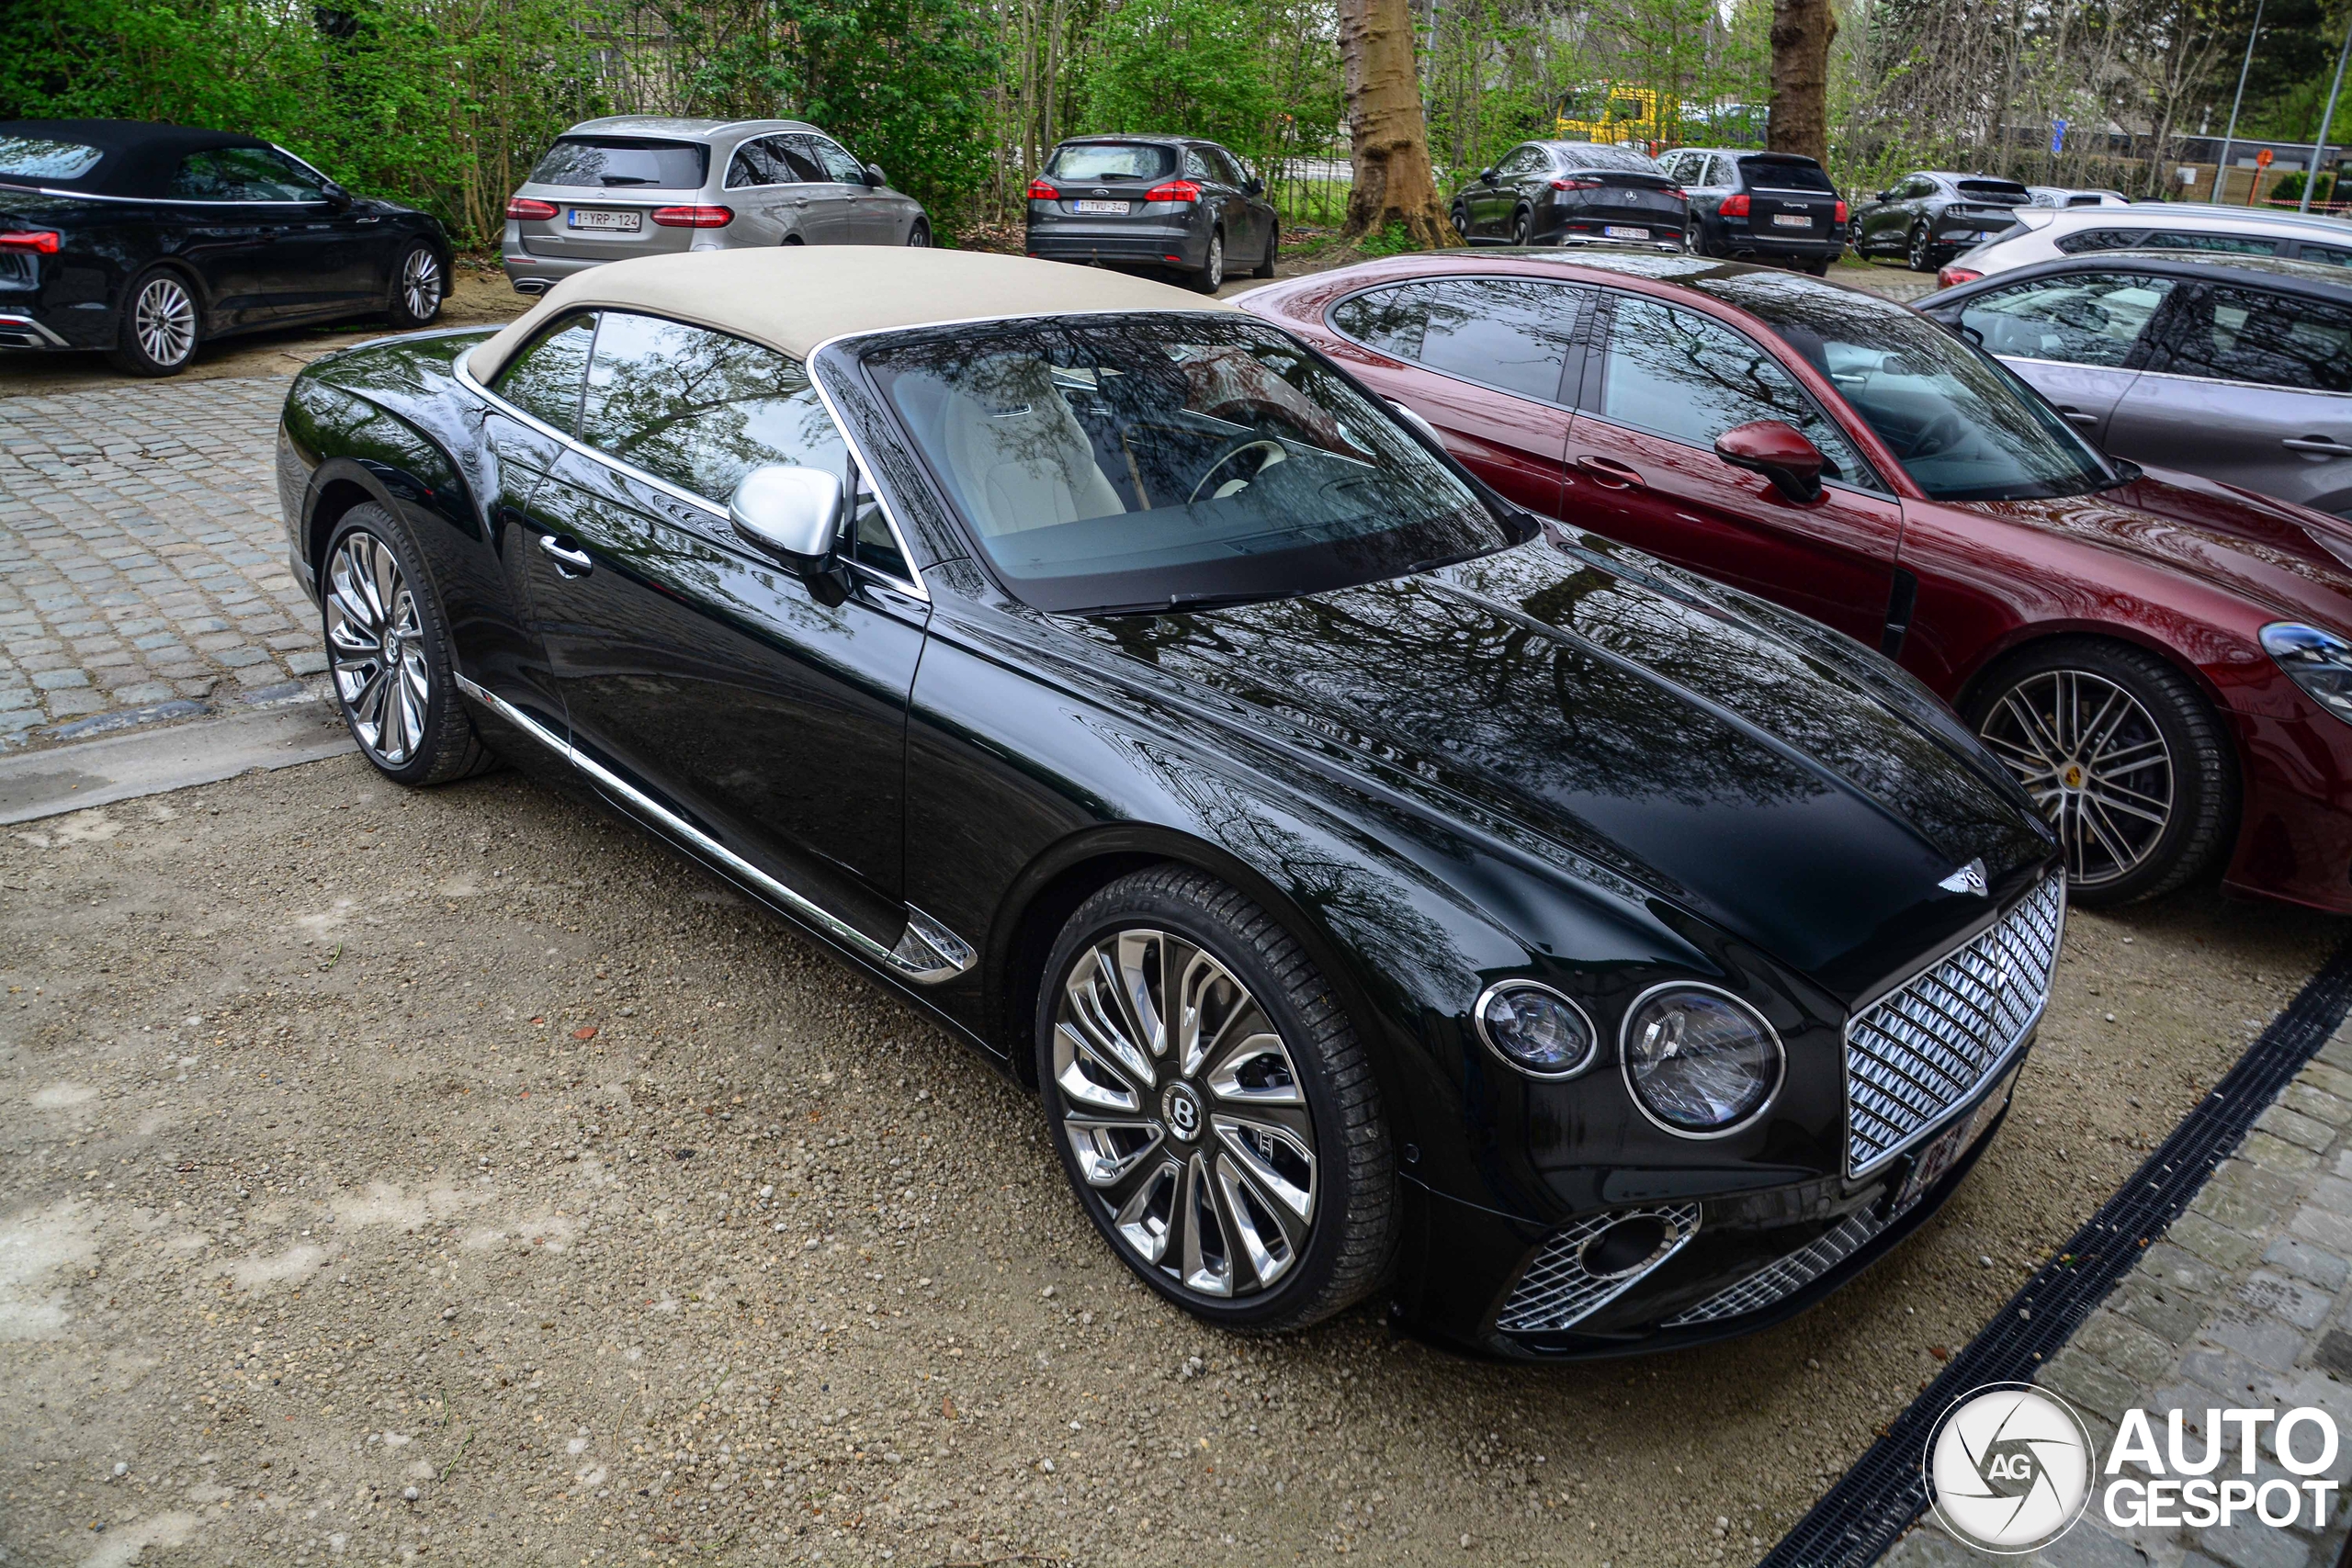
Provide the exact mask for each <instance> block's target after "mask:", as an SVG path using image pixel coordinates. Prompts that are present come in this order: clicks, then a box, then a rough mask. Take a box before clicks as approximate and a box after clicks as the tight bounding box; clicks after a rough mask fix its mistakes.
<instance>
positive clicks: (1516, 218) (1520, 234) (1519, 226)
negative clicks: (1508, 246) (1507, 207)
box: [1510, 207, 1534, 245]
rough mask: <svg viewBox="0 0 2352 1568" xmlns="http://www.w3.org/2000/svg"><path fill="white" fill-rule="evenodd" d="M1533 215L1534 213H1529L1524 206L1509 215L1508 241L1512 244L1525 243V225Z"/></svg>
mask: <svg viewBox="0 0 2352 1568" xmlns="http://www.w3.org/2000/svg"><path fill="white" fill-rule="evenodd" d="M1533 216H1534V215H1533V214H1532V213H1530V212H1529V211H1528V210H1527V209H1525V208H1524V207H1522V208H1521V209H1519V210H1518V211H1517V212H1515V213H1513V214H1512V215H1511V220H1510V243H1512V244H1514V245H1523V244H1525V243H1527V227H1528V224H1529V223H1530V222H1532V220H1533Z"/></svg>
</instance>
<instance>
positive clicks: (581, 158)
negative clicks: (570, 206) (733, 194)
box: [531, 136, 710, 190]
mask: <svg viewBox="0 0 2352 1568" xmlns="http://www.w3.org/2000/svg"><path fill="white" fill-rule="evenodd" d="M709 168H710V149H709V148H707V147H705V146H702V145H700V144H699V143H697V142H693V141H639V140H637V139H635V138H631V137H624V136H567V137H565V138H563V139H562V140H561V141H558V142H557V143H556V144H555V145H554V146H552V147H550V148H548V155H547V156H546V157H544V158H542V159H540V160H539V166H538V167H537V168H536V169H533V170H532V171H531V183H532V184H534V185H543V186H604V187H607V188H610V187H616V186H617V187H620V188H624V189H626V188H628V187H629V186H642V187H644V188H646V189H648V190H699V189H701V188H702V182H703V176H704V175H705V174H706V173H707V171H708V170H709Z"/></svg>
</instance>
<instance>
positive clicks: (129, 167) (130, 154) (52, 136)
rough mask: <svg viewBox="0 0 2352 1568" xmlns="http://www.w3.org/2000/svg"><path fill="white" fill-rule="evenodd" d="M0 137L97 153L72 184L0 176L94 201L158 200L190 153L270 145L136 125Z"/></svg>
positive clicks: (49, 123) (45, 123)
mask: <svg viewBox="0 0 2352 1568" xmlns="http://www.w3.org/2000/svg"><path fill="white" fill-rule="evenodd" d="M0 136H21V137H25V138H28V139H30V140H34V141H62V142H65V143H68V144H69V145H74V146H82V147H94V148H96V150H97V151H98V152H101V153H103V154H104V156H103V157H101V158H100V159H99V160H98V161H97V163H96V164H93V165H92V166H91V167H90V168H89V169H88V170H86V171H85V172H84V173H83V174H81V175H77V176H75V177H74V178H73V179H54V178H38V179H37V178H33V177H31V176H28V175H0V180H5V181H6V183H7V184H9V185H17V186H43V187H46V188H48V189H51V190H65V191H73V192H74V193H76V194H81V193H84V192H87V193H89V194H91V195H94V196H131V197H142V196H143V197H162V196H163V195H164V193H165V192H166V191H167V190H168V189H169V187H170V186H171V182H172V175H173V174H174V173H175V172H176V171H177V170H178V168H179V166H180V160H181V159H182V158H185V157H187V155H188V154H189V153H190V152H210V151H211V150H212V149H213V148H216V147H266V146H268V145H269V143H268V142H266V141H263V140H262V139H261V138H259V137H257V136H246V135H243V134H242V133H240V132H238V131H233V130H199V129H197V128H196V127H193V126H186V125H160V124H153V123H150V122H148V121H145V120H137V119H9V120H0Z"/></svg>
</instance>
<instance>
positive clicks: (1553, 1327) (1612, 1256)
mask: <svg viewBox="0 0 2352 1568" xmlns="http://www.w3.org/2000/svg"><path fill="white" fill-rule="evenodd" d="M1620 1227H1625V1228H1623V1229H1621V1228H1620ZM1612 1232H1614V1233H1616V1234H1615V1235H1611V1233H1612ZM1698 1233H1699V1205H1698V1204H1696V1203H1662V1204H1658V1205H1657V1206H1655V1207H1652V1208H1645V1209H1619V1210H1616V1211H1614V1212H1613V1213H1606V1214H1595V1215H1594V1216H1592V1217H1591V1218H1590V1219H1588V1220H1579V1221H1577V1223H1576V1224H1572V1225H1569V1226H1566V1228H1565V1229H1562V1230H1560V1231H1558V1232H1556V1233H1555V1234H1554V1235H1553V1236H1552V1237H1551V1239H1550V1240H1548V1241H1546V1242H1545V1243H1544V1248H1543V1250H1542V1251H1541V1252H1539V1253H1537V1254H1536V1255H1535V1261H1534V1262H1532V1263H1531V1264H1529V1265H1528V1266H1527V1272H1526V1273H1524V1274H1521V1276H1520V1277H1519V1283H1518V1285H1517V1286H1516V1287H1514V1288H1513V1289H1512V1291H1511V1293H1510V1300H1509V1301H1507V1302H1505V1303H1503V1310H1502V1314H1501V1315H1500V1316H1498V1317H1497V1318H1496V1319H1495V1326H1496V1327H1497V1328H1498V1329H1500V1330H1502V1332H1504V1333H1505V1334H1553V1333H1557V1332H1558V1331H1560V1330H1561V1329H1564V1328H1567V1327H1570V1326H1572V1325H1575V1324H1578V1323H1581V1322H1583V1321H1584V1320H1585V1319H1586V1318H1588V1317H1590V1316H1591V1315H1592V1314H1594V1313H1596V1312H1599V1311H1600V1309H1601V1308H1602V1307H1605V1306H1607V1305H1608V1304H1609V1303H1611V1302H1613V1301H1615V1300H1616V1299H1617V1298H1618V1297H1619V1296H1622V1295H1623V1294H1624V1293H1625V1292H1627V1291H1629V1290H1631V1289H1633V1287H1634V1285H1635V1284H1637V1283H1639V1282H1640V1280H1641V1279H1642V1277H1643V1276H1644V1275H1645V1274H1647V1273H1649V1272H1650V1271H1651V1270H1652V1269H1656V1268H1657V1266H1658V1265H1659V1264H1661V1263H1664V1262H1665V1261H1666V1260H1667V1259H1668V1258H1671V1257H1673V1256H1674V1255H1675V1254H1676V1253H1678V1252H1679V1251H1681V1250H1682V1246H1683V1244H1684V1243H1685V1242H1687V1241H1689V1240H1690V1239H1691V1237H1692V1236H1694V1235H1697V1234H1698Z"/></svg>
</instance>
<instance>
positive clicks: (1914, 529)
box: [1239, 251, 2352, 911]
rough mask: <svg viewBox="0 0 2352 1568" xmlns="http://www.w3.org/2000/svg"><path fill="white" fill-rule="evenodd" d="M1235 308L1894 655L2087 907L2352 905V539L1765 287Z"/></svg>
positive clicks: (1787, 287)
mask: <svg viewBox="0 0 2352 1568" xmlns="http://www.w3.org/2000/svg"><path fill="white" fill-rule="evenodd" d="M1239 303H1240V304H1241V305H1242V307H1243V308H1244V309H1245V310H1252V311H1254V312H1256V313H1257V314H1259V315H1261V316H1264V317H1267V318H1269V319H1271V320H1272V321H1279V322H1281V323H1282V324H1283V325H1284V326H1286V327H1289V328H1290V329H1291V330H1292V331H1294V332H1296V333H1301V334H1302V335H1304V336H1306V338H1308V339H1309V340H1310V341H1312V342H1314V343H1315V344H1317V345H1318V346H1319V347H1321V348H1322V349H1323V350H1324V351H1325V352H1326V353H1328V354H1329V355H1331V356H1332V357H1333V358H1334V359H1336V360H1338V361H1339V362H1340V364H1342V365H1344V366H1346V367H1348V368H1349V369H1350V370H1351V371H1353V372H1354V373H1355V374H1356V375H1357V376H1359V377H1360V378H1363V380H1364V381H1365V382H1366V383H1367V384H1368V385H1370V386H1371V387H1373V388H1374V389H1376V390H1378V391H1380V392H1381V393H1383V394H1385V396H1387V397H1389V398H1391V399H1393V400H1396V401H1397V403H1399V404H1400V405H1402V406H1403V407H1405V408H1406V409H1408V410H1409V411H1411V412H1415V413H1418V414H1419V415H1420V416H1422V418H1423V419H1425V420H1426V421H1427V422H1428V423H1429V424H1430V426H1431V427H1433V429H1434V430H1435V432H1436V434H1437V435H1438V436H1439V438H1440V439H1441V440H1442V442H1443V443H1444V445H1445V446H1446V448H1447V449H1448V450H1449V451H1451V452H1453V454H1454V456H1456V457H1459V458H1460V459H1461V460H1462V461H1463V462H1464V464H1466V465H1467V466H1468V467H1469V468H1471V469H1472V470H1473V471H1475V472H1476V473H1477V474H1478V475H1479V476H1481V477H1482V478H1484V479H1486V480H1487V482H1489V483H1490V484H1492V485H1493V486H1494V487H1495V488H1496V489H1497V490H1498V491H1502V492H1503V493H1504V494H1506V495H1508V496H1510V498H1511V499H1512V500H1514V501H1517V502H1520V503H1521V505H1524V506H1526V507H1528V508H1530V509H1531V510H1532V511H1535V512H1538V513H1543V514H1544V515H1546V516H1550V517H1555V518H1559V519H1561V520H1562V521H1564V522H1566V523H1569V524H1572V525H1575V526H1577V527H1579V528H1588V529H1590V530H1591V531H1593V532H1595V533H1598V534H1603V535H1607V536H1611V537H1612V538H1615V539H1618V540H1621V541H1623V542H1625V543H1628V544H1632V545H1634V546H1636V547H1640V548H1642V549H1645V550H1648V551H1650V552H1652V553H1653V554H1656V555H1657V556H1659V557H1662V558H1665V559H1666V560H1668V561H1671V562H1674V563H1675V564H1677V565H1679V566H1683V567H1687V568H1689V569H1691V570H1693V571H1697V572H1700V573H1702V574H1703V575H1705V576H1707V577H1711V578H1713V579H1715V580H1717V581H1720V582H1724V583H1726V584H1729V585H1731V586H1733V587H1735V588H1739V589H1745V590H1747V591H1748V592H1753V593H1757V594H1759V595H1761V596H1763V597H1765V598H1768V599H1771V600H1774V601H1777V602H1778V603H1780V604H1786V605H1788V606H1790V607H1792V608H1793V609H1796V610H1800V611H1802V612H1804V614H1806V615H1811V616H1813V617H1814V618H1815V619H1816V620H1819V621H1822V622H1826V624H1827V625H1829V626H1834V627H1836V628H1837V629H1838V630H1839V631H1841V632H1844V633H1846V634H1847V635H1848V636H1849V637H1854V638H1856V639H1858V640H1860V641H1861V642H1863V643H1866V644H1868V645H1869V646H1871V647H1873V648H1877V649H1882V650H1883V651H1884V652H1885V653H1887V654H1888V655H1890V656H1891V657H1893V658H1894V659H1895V660H1899V661H1900V662H1901V663H1902V665H1903V667H1904V668H1905V669H1906V670H1908V671H1911V672H1912V673H1913V674H1915V675H1917V677H1918V678H1919V679H1920V680H1922V681H1923V682H1926V683H1927V684H1928V686H1930V687H1932V688H1933V689H1934V690H1935V691H1936V692H1937V693H1938V694H1939V695H1941V696H1942V697H1944V698H1945V699H1946V700H1947V701H1949V702H1951V704H1952V705H1953V706H1955V707H1956V708H1957V709H1959V711H1960V713H1961V714H1962V716H1963V717H1964V718H1965V719H1966V720H1967V721H1968V723H1969V724H1970V725H1971V726H1972V727H1973V728H1974V729H1975V730H1976V731H1977V733H1978V734H1979V735H1980V736H1982V737H1983V739H1984V740H1985V744H1986V745H1987V746H1988V747H1990V748H1991V749H1992V750H1993V751H1994V752H1995V753H1996V755H1998V756H1999V757H2000V758H2001V759H2002V760H2003V761H2006V762H2007V764H2008V765H2009V766H2010V767H2011V768H2013V769H2014V770H2015V771H2016V773H2017V775H2018V779H2019V781H2020V782H2022V783H2023V784H2024V785H2025V787H2026V788H2027V790H2028V791H2029V792H2030V793H2031V794H2032V795H2033V796H2034V798H2035V799H2036V800H2037V801H2039V802H2041V805H2042V806H2043V807H2044V808H2045V809H2047V810H2048V811H2049V812H2050V814H2051V816H2052V818H2053V819H2054V820H2055V821H2056V822H2057V823H2058V825H2059V827H2060V829H2061V831H2062V832H2063V834H2064V840H2065V843H2066V852H2067V861H2068V872H2069V876H2070V883H2071V886H2072V888H2073V891H2074V894H2075V897H2076V898H2078V899H2079V900H2080V901H2082V902H2084V903H2120V902H2122V901H2125V900H2128V899H2133V898H2143V897H2152V896H2154V895H2155V894H2159V893H2163V892H2165V891H2168V890H2169V889H2171V888H2174V887H2177V886H2180V885H2181V884H2183V883H2185V882H2187V881H2188V880H2190V879H2191V878H2193V877H2197V876H2199V875H2200V874H2206V873H2209V872H2210V871H2211V870H2212V869H2213V868H2214V867H2215V866H2216V864H2217V863H2218V864H2222V865H2223V867H2224V870H2223V876H2224V881H2225V885H2226V886H2228V887H2230V888H2232V889H2233V890H2236V891H2241V892H2246V893H2257V894H2264V895H2267V896H2269V897H2278V898H2285V899H2290V900H2292V901H2295V902H2298V903H2301V904H2308V905H2311V906H2312V907H2314V908H2323V909H2330V910H2335V911H2352V525H2346V523H2344V522H2342V521H2340V520H2338V519H2335V518H2333V517H2328V516H2325V515H2323V514H2322V513H2316V512H2309V511H2305V510H2303V509H2302V508H2301V507H2297V506H2294V505H2291V504H2290V503H2288V502H2279V501H2272V500H2269V499H2267V498H2265V497H2262V496H2258V495H2256V494H2253V493H2251V492H2250V491H2242V490H2235V489H2233V488H2231V487H2229V486H2226V485H2221V484H2215V483H2212V482H2210V481H2208V480H2205V479H2196V478H2193V477H2191V476H2189V475H2187V474H2180V473H2173V472H2169V471H2166V470H2163V469H2154V468H2151V469H2142V468H2137V467H2135V466H2133V465H2131V464H2129V463H2124V462H2120V461H2111V460H2109V459H2108V458H2105V457H2101V456H2100V455H2099V454H2098V452H2097V451H2096V450H2094V449H2093V448H2092V447H2091V446H2088V445H2087V444H2086V443H2085V442H2084V441H2083V440H2082V438H2081V437H2080V436H2078V435H2076V434H2075V432H2074V431H2073V430H2072V429H2070V428H2069V427H2068V425H2067V424H2066V423H2065V421H2064V420H2063V419H2062V418H2060V417H2059V416H2058V414H2057V413H2056V412H2053V411H2052V409H2051V408H2050V407H2049V406H2048V405H2047V404H2046V403H2044V402H2043V401H2042V400H2041V398H2040V397H2038V396H2037V395H2036V394H2035V393H2034V392H2033V391H2032V390H2031V389H2029V388H2028V387H2027V386H2026V385H2025V384H2024V383H2023V382H2022V381H2020V380H2018V378H2016V377H2015V376H2013V375H2011V374H2010V373H2009V372H2008V371H2007V370H2005V369H2004V368H2002V367H2001V366H1999V365H1998V364H1997V363H1996V362H1995V361H1994V360H1992V359H1991V358H1989V357H1987V356H1986V355H1983V354H1981V353H1979V352H1977V351H1976V350H1975V349H1973V348H1971V347H1970V346H1968V345H1967V344H1964V343H1962V341H1960V340H1959V339H1957V338H1955V337H1952V336H1951V335H1950V334H1948V333H1945V332H1944V331H1943V330H1941V329H1940V328H1939V327H1938V326H1937V325H1936V324H1935V323H1934V322H1932V321H1928V320H1926V319H1925V318H1924V317H1921V316H1919V315H1917V314H1916V313H1914V312H1913V311H1911V310H1906V309H1905V308H1904V307H1902V306H1900V305H1896V304H1894V303H1891V302H1889V301H1886V300H1883V299H1876V298H1874V297H1872V296H1870V295H1866V294H1858V293H1855V292H1852V291H1850V290H1848V289H1844V288H1837V287H1835V286H1833V285H1830V284H1826V283H1816V282H1815V281H1813V280H1812V279H1810V278H1804V277H1798V276H1792V275H1790V274H1788V273H1785V272H1777V271H1772V270H1770V269H1767V268H1762V267H1754V266H1743V265H1736V264H1732V263H1724V262H1714V261H1709V260H1706V259H1704V258H1702V257H1697V256H1679V255H1677V256H1654V255H1634V254H1624V255H1613V254H1593V253H1589V252H1587V253H1579V254H1577V255H1576V256H1575V257H1573V258H1564V257H1560V256H1558V255H1556V254H1524V253H1521V254H1508V253H1506V254H1497V253H1495V252H1491V251H1488V252H1478V253H1470V254H1464V253H1458V252H1456V253H1441V254H1429V255H1419V256H1408V257H1399V258H1397V259H1394V260H1390V261H1385V262H1375V263H1371V264H1368V265H1363V266H1357V267H1351V268H1348V269H1346V270H1344V271H1339V272H1328V273H1320V274H1317V275H1315V276H1308V277H1304V278H1299V279H1296V280H1294V281H1291V282H1286V283H1278V284H1274V285H1272V286H1271V287H1269V288H1261V289H1257V290H1254V291H1253V292H1251V293H1250V294H1249V295H1247V296H1246V297H1244V298H1243V299H1241V300H1240V301H1239Z"/></svg>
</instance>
